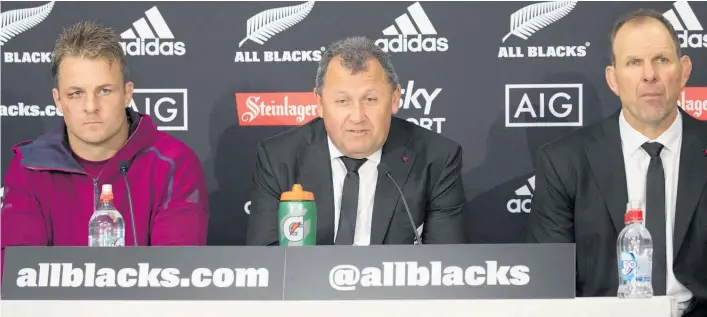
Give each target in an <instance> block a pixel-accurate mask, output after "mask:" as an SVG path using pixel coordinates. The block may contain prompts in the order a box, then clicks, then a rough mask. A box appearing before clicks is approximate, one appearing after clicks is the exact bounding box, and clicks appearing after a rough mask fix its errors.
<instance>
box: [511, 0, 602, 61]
mask: <svg viewBox="0 0 707 317" xmlns="http://www.w3.org/2000/svg"><path fill="white" fill-rule="evenodd" d="M576 5H577V1H548V2H541V3H535V4H531V5H528V6H525V7H523V8H521V9H519V10H518V11H516V12H514V13H513V14H511V17H510V30H509V31H508V33H507V34H506V35H505V36H504V37H503V38H502V39H501V42H502V43H506V41H508V42H512V41H511V40H510V39H511V36H515V37H516V38H518V39H522V40H528V39H529V38H530V37H531V36H533V35H534V34H536V33H538V32H542V29H544V28H545V27H547V26H549V25H551V24H553V23H555V22H557V21H559V20H560V19H562V18H564V17H565V16H567V15H568V14H569V13H570V12H572V10H574V7H575V6H576ZM517 42H519V41H518V40H515V41H513V43H517ZM583 44H584V45H576V44H573V45H555V46H525V47H524V46H501V47H499V48H498V58H567V57H585V56H587V47H589V46H590V45H591V43H589V42H586V43H583Z"/></svg>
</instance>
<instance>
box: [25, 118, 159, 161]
mask: <svg viewBox="0 0 707 317" xmlns="http://www.w3.org/2000/svg"><path fill="white" fill-rule="evenodd" d="M125 111H126V115H127V120H128V122H129V124H130V133H129V136H128V140H127V141H126V142H125V144H124V145H123V147H122V148H120V150H118V152H117V153H116V154H115V156H113V157H112V158H111V159H110V160H109V161H108V164H107V165H113V164H118V162H121V161H130V160H132V158H133V157H134V156H136V155H137V154H138V153H139V152H140V151H141V150H143V149H146V148H148V147H149V146H150V145H151V144H152V143H153V142H154V140H155V138H156V137H157V127H156V126H155V125H154V123H153V122H152V120H151V118H150V116H148V115H145V114H141V113H138V112H136V111H134V110H132V109H131V108H126V110H125ZM13 151H14V152H21V153H22V160H21V162H20V163H21V165H22V166H24V167H26V168H29V169H35V170H53V171H62V172H69V173H81V174H85V171H84V169H83V168H82V167H81V165H80V164H79V163H78V162H77V161H76V159H75V158H74V157H73V155H72V154H71V148H70V147H69V141H68V137H67V135H66V124H65V123H62V126H61V129H60V130H59V131H55V132H50V133H47V134H44V135H42V136H40V137H39V138H37V139H36V140H35V141H28V142H22V143H19V144H17V145H15V146H14V147H13ZM106 168H110V167H109V166H106ZM116 170H117V167H116Z"/></svg>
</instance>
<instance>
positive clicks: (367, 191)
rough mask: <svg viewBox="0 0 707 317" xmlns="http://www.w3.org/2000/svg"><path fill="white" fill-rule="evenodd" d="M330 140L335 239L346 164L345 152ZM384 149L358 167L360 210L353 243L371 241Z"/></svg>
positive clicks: (358, 243)
mask: <svg viewBox="0 0 707 317" xmlns="http://www.w3.org/2000/svg"><path fill="white" fill-rule="evenodd" d="M328 140H329V158H330V159H331V172H332V179H333V181H334V183H333V186H334V240H336V233H337V232H338V231H339V217H340V216H339V215H340V214H341V194H342V192H343V190H344V178H345V177H346V173H347V172H348V171H347V170H346V165H344V162H343V161H342V160H341V159H340V158H339V157H341V156H343V155H344V154H342V153H341V151H339V149H337V148H336V146H335V145H334V143H332V142H331V138H328ZM382 153H383V149H379V150H378V151H376V152H375V153H373V154H372V155H371V156H369V157H367V160H366V162H365V163H363V165H361V168H359V169H358V177H359V183H358V210H357V215H356V231H355V233H354V242H353V245H369V244H370V243H371V220H372V218H373V198H374V197H375V193H376V183H377V182H378V163H380V161H381V155H382Z"/></svg>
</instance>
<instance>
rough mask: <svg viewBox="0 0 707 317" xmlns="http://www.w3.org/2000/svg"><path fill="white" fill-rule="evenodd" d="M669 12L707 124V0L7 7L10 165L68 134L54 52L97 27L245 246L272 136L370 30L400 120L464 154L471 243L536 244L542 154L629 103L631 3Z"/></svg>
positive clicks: (228, 236) (223, 222)
mask: <svg viewBox="0 0 707 317" xmlns="http://www.w3.org/2000/svg"><path fill="white" fill-rule="evenodd" d="M640 7H645V8H652V9H655V10H658V11H659V12H664V15H665V17H667V18H668V19H669V20H670V21H671V22H672V24H673V25H674V27H675V29H676V30H677V32H678V33H679V36H680V41H681V45H682V47H683V50H684V53H686V54H687V55H689V56H691V57H692V61H693V65H694V68H693V72H692V77H691V78H690V81H689V82H688V86H689V87H688V88H687V89H686V90H685V91H684V94H683V95H682V97H681V99H680V102H679V105H680V106H682V107H683V108H684V109H686V110H687V111H688V112H689V113H690V114H691V115H694V116H695V117H698V118H700V119H702V120H706V119H707V30H705V28H707V3H704V2H697V1H690V2H585V1H582V2H441V1H434V2H432V1H429V2H424V1H423V2H313V1H312V2H255V1H253V2H196V1H194V2H100V3H99V2H6V1H3V4H2V31H1V33H2V36H1V37H0V42H1V44H2V46H0V49H1V50H2V74H1V75H2V86H1V88H2V95H1V100H0V102H1V104H2V106H1V107H0V120H1V126H2V128H1V133H0V135H1V140H2V144H1V145H0V146H1V148H2V161H1V165H2V172H3V175H4V174H5V172H6V171H7V168H8V165H9V163H10V159H11V158H12V153H11V151H10V148H11V146H12V145H14V144H15V143H17V142H20V141H23V140H27V139H34V138H36V137H37V136H39V135H40V134H41V133H43V132H46V131H49V130H52V129H56V127H57V126H58V124H59V123H60V122H61V120H62V118H61V116H60V114H58V113H57V111H56V109H55V107H54V104H53V101H52V97H51V89H52V78H51V74H50V64H49V62H50V52H51V50H52V47H53V44H54V41H55V39H56V38H57V35H58V34H59V32H60V30H61V28H62V27H64V26H67V25H70V24H73V23H76V22H78V21H81V20H96V21H99V22H101V23H103V24H105V25H107V26H110V27H112V28H114V29H115V30H116V31H117V32H118V33H119V34H120V36H121V38H122V43H121V44H122V45H123V48H124V50H125V52H126V57H127V63H128V67H129V68H130V74H129V79H130V80H132V81H133V82H134V83H135V88H136V89H135V94H134V97H133V101H132V103H131V106H132V107H133V108H135V109H136V110H139V111H141V112H146V113H148V114H150V115H152V116H153V119H154V120H155V121H156V122H157V124H158V125H159V126H160V129H162V130H163V131H166V132H168V133H170V134H172V135H174V136H175V137H177V138H179V139H181V140H183V141H184V142H185V143H186V144H187V145H189V146H190V147H191V148H193V149H194V150H195V151H196V153H197V154H198V156H199V158H200V159H201V161H202V163H203V167H204V172H205V174H206V177H207V183H208V187H209V199H210V204H211V220H210V228H209V237H208V243H209V244H211V245H240V244H244V243H245V233H246V224H247V218H248V210H249V202H248V196H247V194H248V192H249V189H250V184H251V182H252V174H253V167H254V165H255V153H256V145H257V143H258V142H259V141H260V140H261V139H263V138H266V137H269V136H272V135H274V134H276V133H279V132H282V131H285V130H287V129H291V128H293V127H295V126H297V125H301V124H303V123H305V122H307V121H308V120H311V119H312V118H314V117H315V116H316V115H317V111H316V107H315V105H316V102H315V98H314V95H313V93H312V88H313V86H314V77H315V73H316V68H317V62H318V61H319V60H320V58H321V54H322V51H323V50H324V48H325V46H326V45H327V44H329V43H331V42H333V41H336V40H338V39H341V38H343V37H347V36H353V35H364V36H367V37H370V38H371V39H374V40H375V41H376V44H378V45H379V46H380V47H381V48H383V49H384V50H387V51H388V52H390V53H392V58H393V63H394V65H395V68H396V70H397V72H398V75H399V77H400V81H401V86H402V88H403V98H402V101H401V104H400V111H399V112H398V116H399V117H402V118H406V119H408V120H410V121H412V122H415V123H417V124H419V125H421V126H423V127H425V128H428V129H430V130H432V131H435V132H437V133H441V134H443V135H445V136H446V137H448V138H451V139H452V140H454V141H456V142H458V143H460V144H461V145H462V146H463V148H464V168H463V171H462V174H463V179H464V186H465V190H466V195H467V198H468V200H469V203H468V204H467V206H466V210H465V223H466V228H467V232H468V235H467V236H468V241H469V242H473V243H497V242H504V243H512V242H520V241H522V240H523V236H524V228H525V225H526V222H527V218H528V215H529V213H531V212H532V210H530V199H531V197H532V195H533V192H534V178H533V177H532V176H533V172H534V168H535V152H536V150H537V148H538V147H539V146H540V145H542V144H544V143H546V142H548V141H551V140H552V139H554V138H556V137H558V136H561V135H563V134H565V133H568V132H570V131H572V130H574V129H576V128H579V127H581V126H586V125H588V124H591V123H593V122H596V121H598V120H601V119H603V118H605V117H606V116H608V115H610V114H611V113H613V112H614V111H617V110H618V109H619V107H620V105H619V102H618V99H617V97H616V96H615V95H614V94H613V93H612V92H611V91H610V90H609V89H608V88H607V86H606V82H605V79H604V68H605V67H606V65H608V64H609V63H610V59H609V57H610V55H609V52H610V51H609V42H608V39H607V38H608V34H609V31H610V29H611V27H612V23H613V21H614V20H615V19H616V18H617V17H618V16H619V15H620V14H621V13H623V12H626V11H630V10H634V9H637V8H640Z"/></svg>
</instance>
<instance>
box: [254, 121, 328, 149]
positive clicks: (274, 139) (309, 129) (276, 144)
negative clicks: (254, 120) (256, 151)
mask: <svg viewBox="0 0 707 317" xmlns="http://www.w3.org/2000/svg"><path fill="white" fill-rule="evenodd" d="M318 133H320V134H322V135H323V133H325V132H324V121H323V120H322V119H321V118H316V119H313V120H311V121H309V122H308V123H306V124H304V125H302V126H299V127H295V128H292V129H289V130H287V131H284V132H280V133H278V134H275V135H273V136H270V137H267V138H265V139H263V140H262V141H260V144H259V148H263V149H265V150H268V151H271V150H282V151H290V150H292V149H294V148H297V147H300V146H302V145H306V144H311V143H312V140H313V139H314V137H315V136H316V135H317V134H318Z"/></svg>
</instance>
